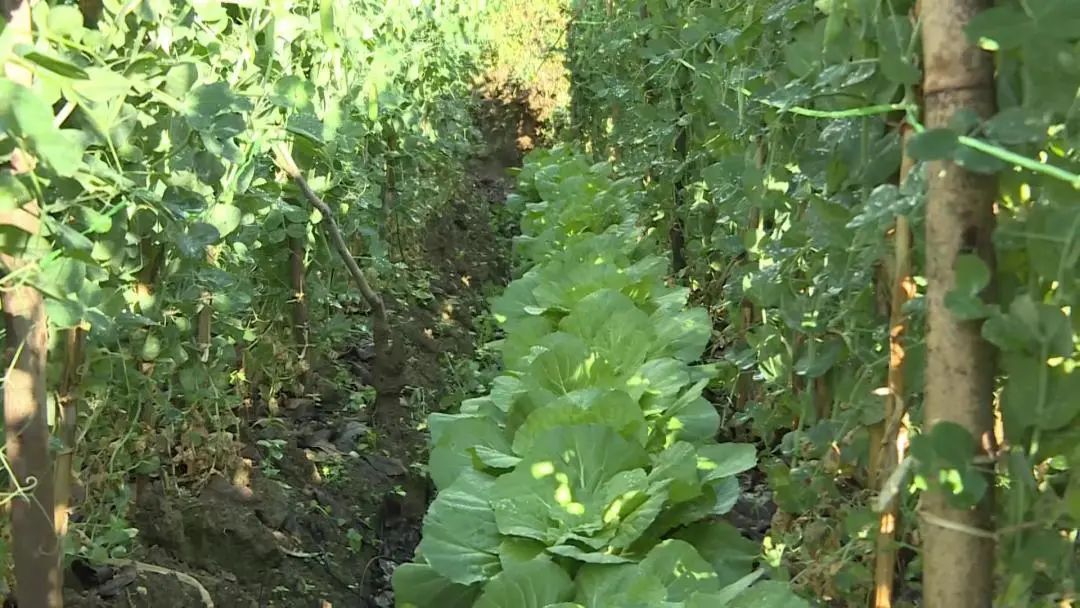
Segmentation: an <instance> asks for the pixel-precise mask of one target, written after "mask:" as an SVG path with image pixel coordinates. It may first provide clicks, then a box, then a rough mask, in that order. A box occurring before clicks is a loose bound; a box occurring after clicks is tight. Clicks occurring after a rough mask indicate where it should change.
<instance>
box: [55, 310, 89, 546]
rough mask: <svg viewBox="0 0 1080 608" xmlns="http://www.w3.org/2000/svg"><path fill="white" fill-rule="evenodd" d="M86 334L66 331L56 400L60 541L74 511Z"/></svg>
mask: <svg viewBox="0 0 1080 608" xmlns="http://www.w3.org/2000/svg"><path fill="white" fill-rule="evenodd" d="M85 335H86V334H85V332H84V330H83V328H82V327H74V328H72V329H69V330H68V331H67V340H66V342H67V343H66V344H65V348H64V371H63V375H62V376H61V379H60V391H59V398H58V399H57V401H58V405H59V407H58V408H57V409H58V410H59V411H58V412H57V417H56V419H57V427H58V428H59V430H60V443H61V445H62V446H63V447H62V451H61V452H60V453H59V454H57V456H56V503H55V504H56V506H55V508H54V509H53V520H54V524H55V527H56V536H57V538H58V539H60V540H61V541H63V538H64V536H66V535H67V528H68V511H69V510H70V508H71V488H72V484H73V482H74V475H73V474H72V470H71V462H72V460H73V459H74V456H75V449H76V448H77V447H78V446H76V441H77V438H78V428H79V427H78V418H79V402H78V397H77V395H76V394H75V393H76V391H77V390H78V386H79V383H80V381H81V374H82V364H83V344H84V340H85Z"/></svg>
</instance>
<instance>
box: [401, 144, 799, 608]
mask: <svg viewBox="0 0 1080 608" xmlns="http://www.w3.org/2000/svg"><path fill="white" fill-rule="evenodd" d="M641 194H642V191H641V188H640V184H637V183H635V182H634V181H632V180H619V181H613V180H612V179H611V177H610V167H609V166H607V165H604V164H600V165H595V166H590V164H589V163H588V162H587V161H586V159H585V157H583V156H582V155H580V154H577V153H575V152H573V151H571V150H570V149H569V148H562V147H560V148H556V149H554V150H551V151H538V152H535V153H533V154H531V155H530V156H529V157H528V158H527V162H526V166H525V167H524V169H523V170H522V172H521V174H520V183H519V190H518V192H517V193H516V194H514V195H512V196H511V198H510V201H509V204H510V205H511V207H512V208H513V209H515V210H516V211H517V212H520V213H521V231H522V235H521V236H520V237H518V239H517V242H516V248H517V252H518V253H519V254H520V257H521V259H522V261H523V265H524V268H523V270H524V272H523V274H522V275H521V276H520V278H518V279H516V280H515V281H513V282H512V283H511V284H510V285H509V286H508V287H507V288H506V290H505V292H504V293H503V294H502V295H501V296H499V297H498V298H496V299H494V300H493V303H492V311H493V314H494V315H495V317H496V320H497V321H498V322H499V323H500V324H501V325H502V327H503V329H504V330H505V336H504V338H503V339H502V340H501V341H500V347H501V353H502V366H503V373H502V375H500V376H499V377H498V378H496V380H495V381H494V383H493V386H492V389H491V391H490V393H489V394H487V395H485V396H482V397H478V398H474V399H470V400H467V401H465V402H464V403H462V405H461V408H460V413H457V414H433V415H431V417H430V418H429V426H430V430H431V441H432V446H433V447H432V451H431V460H430V464H429V471H430V474H431V478H432V479H433V481H434V483H435V485H436V487H437V488H438V490H439V493H438V496H437V498H436V499H435V501H434V502H433V503H432V505H431V507H430V510H429V512H428V514H427V516H426V518H425V521H424V527H423V540H422V541H421V543H420V546H419V549H418V552H417V561H416V563H412V564H405V565H402V566H400V567H399V568H398V569H397V571H396V572H395V574H394V587H395V591H396V594H397V601H398V605H399V606H406V607H408V606H413V607H418V608H429V607H439V608H459V607H471V606H477V607H505V608H511V607H518V606H535V607H543V606H566V607H570V606H582V607H585V608H600V607H616V606H618V607H626V606H661V605H662V606H671V607H673V608H674V607H681V606H686V607H701V608H704V607H705V606H708V607H710V608H714V607H720V606H729V607H732V608H734V607H749V606H753V607H754V608H764V607H767V606H775V607H777V608H779V607H781V606H783V607H785V608H788V607H794V606H798V605H800V602H801V600H799V599H798V598H796V597H794V596H793V595H792V594H791V593H790V592H789V591H788V589H787V586H786V585H785V584H783V583H776V582H771V581H762V582H758V579H759V578H761V577H762V576H763V575H764V571H763V570H757V571H753V572H752V571H751V570H752V566H753V563H754V561H755V557H756V556H757V553H758V550H757V547H756V546H755V545H754V543H752V542H750V541H748V540H746V539H744V538H742V537H741V536H740V534H739V532H738V531H737V530H736V529H734V528H733V527H732V526H731V525H730V524H728V523H726V522H724V521H723V520H722V519H720V518H719V517H718V516H721V515H723V514H725V513H727V512H728V511H729V510H730V509H731V508H732V506H733V505H734V504H735V501H736V499H737V498H738V496H739V492H740V486H739V482H738V481H737V479H736V475H737V474H738V473H741V472H743V471H746V470H748V469H751V468H753V467H754V466H755V465H756V463H757V458H756V455H755V448H754V447H753V446H752V445H749V444H738V443H717V442H716V439H715V437H716V435H717V432H718V430H719V424H720V419H719V415H718V414H717V412H716V410H715V408H714V407H713V405H712V404H711V403H709V402H708V401H707V400H706V399H705V398H704V397H703V396H702V391H703V389H704V388H705V387H706V385H707V384H708V383H709V382H710V379H711V378H712V377H713V375H714V368H713V367H712V366H709V365H701V364H698V363H697V362H698V361H699V360H700V358H701V354H702V351H703V350H704V349H705V346H706V344H707V343H708V342H709V339H710V337H711V324H710V322H709V318H708V315H707V313H706V311H705V310H704V309H702V308H688V307H687V296H688V294H689V290H687V289H685V288H680V287H670V286H668V285H667V283H666V275H667V263H666V260H665V259H664V258H661V257H658V256H656V255H652V254H651V252H652V251H653V249H654V247H655V239H654V238H652V236H651V235H649V234H648V233H647V232H646V231H645V230H644V229H643V228H642V227H641V226H639V225H638V208H639V205H640V204H641V202H642V197H641ZM755 583H756V584H755Z"/></svg>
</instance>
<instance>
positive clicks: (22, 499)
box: [0, 0, 63, 608]
mask: <svg viewBox="0 0 1080 608" xmlns="http://www.w3.org/2000/svg"><path fill="white" fill-rule="evenodd" d="M30 5H31V3H30V1H29V0H0V17H2V18H3V19H4V20H5V21H6V22H7V26H6V28H5V29H7V30H8V31H9V32H10V33H11V34H12V37H13V40H12V41H13V42H24V43H31V42H32V35H31V32H32V30H31V28H32V22H31V18H30ZM4 73H5V75H6V76H7V78H9V79H11V80H12V81H13V82H16V83H19V84H22V85H24V86H30V85H31V84H32V80H33V74H32V73H31V72H30V71H28V70H26V69H24V68H22V67H20V66H17V65H14V64H7V65H5V66H4ZM32 165H33V163H32V161H31V159H29V158H27V157H25V156H23V154H22V153H21V152H20V151H16V152H15V154H14V155H13V160H12V167H11V169H12V171H14V172H16V173H18V172H22V171H26V170H28V169H29V167H30V166H32ZM41 213H42V211H41V207H40V205H38V204H37V203H34V202H32V203H29V204H27V205H24V206H23V207H22V208H20V209H14V210H10V211H5V212H4V213H0V224H2V225H11V226H16V227H18V228H19V229H21V230H23V231H25V232H27V233H29V234H31V235H37V234H38V233H39V232H40V230H41ZM27 263H28V261H27V260H24V259H23V258H22V257H20V256H18V255H12V254H8V253H5V254H3V255H0V264H2V265H3V267H4V270H5V271H6V272H12V271H14V270H17V269H19V268H22V267H23V266H25V265H26V264H27ZM0 303H2V304H3V308H4V325H5V327H6V329H7V352H6V355H7V356H6V357H5V359H6V361H5V363H6V367H5V369H6V370H7V375H6V377H5V380H4V391H3V395H4V430H5V450H6V451H5V457H6V458H7V461H8V465H9V466H10V468H11V473H12V475H13V476H14V479H13V480H12V481H13V483H14V484H15V485H16V488H17V491H18V492H19V495H18V496H16V497H15V498H14V499H13V500H12V501H11V508H10V511H11V534H12V546H13V552H12V553H13V557H14V562H15V592H16V597H17V599H18V603H19V606H20V607H21V608H59V607H60V606H62V605H63V597H62V596H61V592H60V549H59V544H58V543H57V539H56V532H55V530H54V527H53V508H54V506H55V504H54V497H53V493H54V489H53V471H52V466H51V465H52V463H51V462H50V455H49V405H48V395H47V386H46V376H45V367H46V362H47V360H48V320H47V318H46V316H45V302H44V300H43V299H42V295H41V292H39V291H38V290H37V289H35V288H33V287H31V286H30V285H26V284H16V285H14V286H12V287H10V288H8V289H7V290H5V291H4V292H3V293H2V294H0Z"/></svg>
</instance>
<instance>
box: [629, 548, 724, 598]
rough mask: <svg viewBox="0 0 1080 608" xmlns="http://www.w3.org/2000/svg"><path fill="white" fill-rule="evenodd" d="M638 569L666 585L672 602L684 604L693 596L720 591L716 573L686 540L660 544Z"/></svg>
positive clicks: (650, 552)
mask: <svg viewBox="0 0 1080 608" xmlns="http://www.w3.org/2000/svg"><path fill="white" fill-rule="evenodd" d="M639 567H640V568H641V570H642V571H643V572H647V573H649V574H651V575H653V576H655V577H656V578H658V579H659V580H660V581H661V582H662V583H663V584H664V587H666V588H667V601H669V602H684V601H686V600H687V599H689V598H690V596H691V595H693V594H694V593H698V592H702V593H708V592H712V591H718V590H719V589H720V584H719V582H718V580H717V576H716V571H714V570H713V568H712V566H711V565H709V563H708V562H706V561H705V560H704V559H703V558H702V557H701V555H700V554H698V552H697V550H696V549H694V547H693V545H691V544H690V543H687V542H685V541H681V540H677V539H671V540H666V541H664V542H662V543H660V544H659V545H657V546H656V547H654V548H653V549H652V551H649V554H648V555H646V556H645V559H643V560H641V564H640V565H639Z"/></svg>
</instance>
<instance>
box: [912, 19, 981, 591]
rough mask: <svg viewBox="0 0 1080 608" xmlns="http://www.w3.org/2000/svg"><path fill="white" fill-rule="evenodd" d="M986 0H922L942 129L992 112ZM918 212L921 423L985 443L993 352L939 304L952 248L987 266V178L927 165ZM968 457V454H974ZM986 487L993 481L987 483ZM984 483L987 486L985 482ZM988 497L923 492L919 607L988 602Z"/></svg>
mask: <svg viewBox="0 0 1080 608" xmlns="http://www.w3.org/2000/svg"><path fill="white" fill-rule="evenodd" d="M989 5H990V1H989V0H937V1H935V2H925V3H923V5H922V7H921V11H922V13H921V17H922V38H923V62H924V66H925V80H924V86H923V91H924V95H925V111H926V125H927V127H928V128H936V127H946V126H948V124H949V121H950V119H951V118H952V117H953V116H954V115H955V114H956V113H957V112H959V111H961V110H966V111H972V112H974V113H975V114H976V115H978V116H980V117H983V118H986V117H989V116H991V115H992V114H993V112H994V65H993V60H992V58H991V56H990V55H989V54H988V53H985V52H984V51H982V50H980V49H979V48H977V47H976V46H975V45H974V44H972V43H971V42H970V41H969V39H968V37H967V35H966V34H965V27H966V26H967V24H968V23H970V21H971V19H972V18H973V17H974V16H975V15H976V14H978V13H979V12H980V11H981V10H983V9H985V8H987V7H988V6H989ZM928 178H929V181H928V183H929V190H928V198H927V211H926V274H927V283H928V285H927V302H928V317H927V319H928V323H929V328H928V333H927V350H928V355H927V367H926V401H925V406H924V407H925V429H926V431H929V430H931V429H932V428H933V427H934V425H936V424H939V423H942V422H952V423H956V424H959V425H960V426H963V427H964V428H966V429H967V430H968V431H970V432H971V434H972V435H973V436H974V437H975V438H976V439H977V440H978V441H979V442H980V443H981V444H982V445H983V446H984V448H987V449H992V448H993V441H994V438H993V415H992V411H993V410H992V408H993V383H994V358H993V352H992V349H991V347H990V345H989V344H988V343H987V342H986V341H985V340H983V338H982V335H981V333H980V330H981V322H978V321H962V320H960V319H957V318H956V317H954V316H953V314H952V313H951V312H950V311H949V310H948V308H946V306H945V302H944V299H945V294H946V293H948V292H949V290H951V289H953V286H954V284H955V279H956V276H955V272H954V270H953V268H954V265H955V263H956V260H957V258H958V256H960V255H963V254H974V255H978V256H979V257H980V258H982V259H983V261H984V262H986V264H987V265H988V266H989V267H990V268H991V269H993V268H994V256H993V246H992V243H991V240H990V237H991V232H992V230H993V225H994V216H993V202H994V197H995V195H996V186H997V180H996V178H993V177H989V176H984V175H976V174H973V173H970V172H968V171H965V170H964V169H962V168H960V167H959V166H957V165H956V164H955V163H953V162H951V161H936V162H933V163H931V164H930V166H929V176H928ZM973 456H974V455H973ZM990 487H991V488H992V484H991V486H990ZM991 491H992V490H991ZM991 503H992V496H991V494H990V493H989V492H988V493H987V495H986V497H984V499H983V500H982V501H981V502H980V504H979V505H978V507H977V508H973V509H956V508H954V507H952V506H951V505H950V504H949V503H948V502H947V499H946V497H945V496H944V495H943V494H942V493H941V492H938V491H933V490H932V491H928V492H925V493H924V494H923V495H922V507H921V510H920V511H921V512H920V519H921V529H922V536H923V539H924V543H923V552H922V555H923V593H924V604H923V605H924V606H925V608H988V607H989V606H990V605H991V603H992V598H993V568H994V540H993V534H992V533H991V531H990V526H991V515H990V514H991V509H992V504H991Z"/></svg>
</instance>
